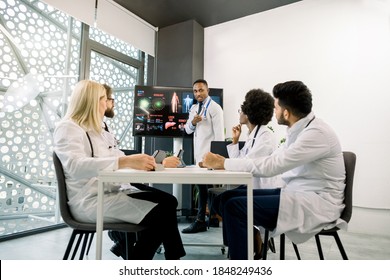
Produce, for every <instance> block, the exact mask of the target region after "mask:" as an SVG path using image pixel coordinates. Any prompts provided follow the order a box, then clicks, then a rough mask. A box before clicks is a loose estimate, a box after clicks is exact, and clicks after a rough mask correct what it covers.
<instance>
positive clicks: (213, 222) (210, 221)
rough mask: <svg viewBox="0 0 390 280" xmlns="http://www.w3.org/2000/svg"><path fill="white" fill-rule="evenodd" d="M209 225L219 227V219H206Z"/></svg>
mask: <svg viewBox="0 0 390 280" xmlns="http://www.w3.org/2000/svg"><path fill="white" fill-rule="evenodd" d="M208 224H209V227H219V220H218V218H216V217H215V218H210V219H209V221H208Z"/></svg>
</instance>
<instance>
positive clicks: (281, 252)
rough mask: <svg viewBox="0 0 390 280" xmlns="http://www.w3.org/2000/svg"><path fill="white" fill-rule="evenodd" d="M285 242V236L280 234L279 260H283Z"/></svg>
mask: <svg viewBox="0 0 390 280" xmlns="http://www.w3.org/2000/svg"><path fill="white" fill-rule="evenodd" d="M285 240H286V236H285V235H284V233H282V234H281V235H280V259H281V260H284V259H285V256H284V255H285V248H284V246H285Z"/></svg>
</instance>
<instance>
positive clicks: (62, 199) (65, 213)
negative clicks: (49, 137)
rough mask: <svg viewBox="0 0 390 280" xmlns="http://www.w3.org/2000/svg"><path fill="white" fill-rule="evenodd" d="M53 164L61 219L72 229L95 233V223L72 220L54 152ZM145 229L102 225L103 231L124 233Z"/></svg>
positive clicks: (64, 185) (129, 225) (119, 224)
mask: <svg viewBox="0 0 390 280" xmlns="http://www.w3.org/2000/svg"><path fill="white" fill-rule="evenodd" d="M53 163H54V169H55V171H56V176H57V184H58V187H57V188H58V190H57V191H58V199H59V205H60V212H61V216H62V219H63V220H64V222H65V223H66V224H67V225H68V226H70V227H71V228H73V229H78V230H86V231H95V230H96V223H84V222H79V221H77V220H75V219H74V218H73V216H72V213H71V212H70V208H69V205H68V195H67V193H66V181H65V173H64V169H63V167H62V164H61V161H60V159H59V158H58V156H57V154H56V153H55V152H53ZM145 228H146V226H143V225H138V224H131V223H127V222H117V223H104V225H103V229H111V230H119V231H125V232H138V231H142V230H144V229H145Z"/></svg>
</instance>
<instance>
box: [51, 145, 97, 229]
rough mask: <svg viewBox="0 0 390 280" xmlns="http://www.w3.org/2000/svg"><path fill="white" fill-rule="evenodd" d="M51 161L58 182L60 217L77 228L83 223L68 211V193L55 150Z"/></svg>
mask: <svg viewBox="0 0 390 280" xmlns="http://www.w3.org/2000/svg"><path fill="white" fill-rule="evenodd" d="M53 163H54V169H55V171H56V176H57V184H58V186H57V191H58V199H59V200H60V201H59V205H60V212H61V216H62V219H63V220H64V222H65V223H66V224H67V225H69V226H70V227H71V228H74V229H78V228H80V227H81V226H82V225H83V223H79V222H77V221H76V220H75V219H74V218H73V216H72V214H71V213H70V209H69V205H68V195H67V194H66V182H65V174H64V169H63V167H62V164H61V161H60V159H59V158H58V156H57V154H56V153H55V152H53ZM93 225H94V224H93Z"/></svg>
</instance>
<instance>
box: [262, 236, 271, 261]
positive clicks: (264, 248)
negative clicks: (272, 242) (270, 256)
mask: <svg viewBox="0 0 390 280" xmlns="http://www.w3.org/2000/svg"><path fill="white" fill-rule="evenodd" d="M268 236H269V230H268V229H266V230H265V233H264V240H263V248H262V249H261V250H262V251H263V252H262V253H263V260H266V259H267V251H268Z"/></svg>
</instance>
